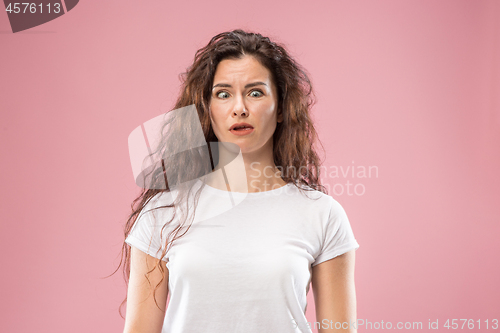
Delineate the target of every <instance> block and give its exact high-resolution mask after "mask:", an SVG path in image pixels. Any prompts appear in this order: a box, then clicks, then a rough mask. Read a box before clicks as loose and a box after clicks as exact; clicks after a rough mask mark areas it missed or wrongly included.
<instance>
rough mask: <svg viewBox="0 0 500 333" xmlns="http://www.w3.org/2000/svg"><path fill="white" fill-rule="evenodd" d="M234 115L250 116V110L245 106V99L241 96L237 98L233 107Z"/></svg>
mask: <svg viewBox="0 0 500 333" xmlns="http://www.w3.org/2000/svg"><path fill="white" fill-rule="evenodd" d="M233 116H241V117H245V116H248V111H247V109H246V108H245V103H244V102H243V99H242V98H241V97H239V98H236V102H235V103H234V107H233Z"/></svg>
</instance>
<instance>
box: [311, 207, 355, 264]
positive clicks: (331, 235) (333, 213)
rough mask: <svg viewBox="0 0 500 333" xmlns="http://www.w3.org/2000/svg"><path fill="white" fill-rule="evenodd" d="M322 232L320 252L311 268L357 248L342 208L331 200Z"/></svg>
mask: <svg viewBox="0 0 500 333" xmlns="http://www.w3.org/2000/svg"><path fill="white" fill-rule="evenodd" d="M323 232H324V235H323V245H322V247H321V252H320V254H319V255H318V256H317V257H316V260H315V261H314V262H313V264H312V266H315V265H318V264H320V263H322V262H324V261H327V260H330V259H332V258H335V257H337V256H339V255H341V254H344V253H346V252H349V251H351V250H357V249H358V248H359V244H358V242H357V241H356V238H355V237H354V233H353V231H352V228H351V224H350V223H349V219H348V218H347V214H346V212H345V210H344V208H343V207H342V206H341V205H340V203H338V201H336V200H335V199H333V198H332V205H331V208H330V216H329V217H328V221H327V224H326V227H325V228H324V231H323Z"/></svg>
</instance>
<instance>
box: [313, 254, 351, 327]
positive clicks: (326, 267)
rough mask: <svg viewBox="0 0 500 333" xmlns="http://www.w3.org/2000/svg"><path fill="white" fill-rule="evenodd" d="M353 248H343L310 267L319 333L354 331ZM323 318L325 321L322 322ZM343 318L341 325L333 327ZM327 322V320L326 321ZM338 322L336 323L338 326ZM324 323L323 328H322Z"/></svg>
mask: <svg viewBox="0 0 500 333" xmlns="http://www.w3.org/2000/svg"><path fill="white" fill-rule="evenodd" d="M354 251H355V250H351V251H349V252H346V253H344V254H342V255H340V256H337V257H335V258H333V259H330V260H327V261H325V262H322V263H320V264H318V265H316V266H313V268H312V277H311V283H312V288H313V291H314V303H315V306H316V321H317V322H319V323H320V326H319V330H318V332H319V333H327V332H349V333H356V332H357V330H356V329H355V328H354V327H355V326H354V325H352V323H353V322H356V290H355V286H354V260H355V255H354ZM323 319H327V320H325V322H323V321H322V320H323ZM336 322H339V323H340V324H341V323H343V322H346V323H349V326H348V325H347V324H344V329H342V328H341V329H339V330H337V329H335V323H336ZM326 323H327V324H326ZM340 324H337V327H339V325H340ZM323 327H325V328H323Z"/></svg>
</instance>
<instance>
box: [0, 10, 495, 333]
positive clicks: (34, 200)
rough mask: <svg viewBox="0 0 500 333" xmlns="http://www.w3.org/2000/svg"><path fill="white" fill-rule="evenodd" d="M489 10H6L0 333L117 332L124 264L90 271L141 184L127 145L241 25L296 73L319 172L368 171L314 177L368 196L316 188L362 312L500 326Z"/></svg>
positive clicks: (114, 240)
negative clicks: (367, 170) (28, 16)
mask: <svg viewBox="0 0 500 333" xmlns="http://www.w3.org/2000/svg"><path fill="white" fill-rule="evenodd" d="M499 20H500V2H499V1H496V0H492V1H477V0H476V1H469V0H466V1H463V0H452V1H396V0H394V1H308V2H304V1H279V2H278V1H275V2H273V1H252V2H241V3H236V2H227V1H218V0H217V1H198V2H193V1H186V2H183V3H181V2H179V1H175V2H172V1H161V2H160V1H152V2H147V3H146V2H142V3H141V2H137V1H136V2H131V1H129V2H124V1H117V0H114V1H81V2H80V3H79V4H78V5H77V6H76V7H75V9H73V10H72V11H71V12H69V13H68V14H66V15H63V16H62V17H60V18H58V19H56V20H54V21H51V22H48V23H46V24H44V25H41V26H38V27H35V28H33V29H30V30H27V31H25V32H20V33H17V34H12V32H11V30H10V26H9V22H8V20H7V15H6V13H5V12H1V13H0V47H1V53H0V60H1V64H0V66H1V71H0V73H1V74H0V77H1V79H0V110H1V113H0V156H1V161H2V163H1V173H0V177H1V178H0V180H1V188H2V190H1V202H2V204H1V206H0V207H1V208H0V214H1V217H2V220H1V230H0V244H1V245H0V246H1V253H2V256H1V263H0V264H1V267H2V273H1V274H0V279H1V285H2V289H1V290H2V291H1V297H0V298H1V300H2V301H1V302H0V316H1V319H0V331H2V332H38V333H42V332H51V333H56V332H64V333H66V332H77V333H78V332H121V331H122V330H123V324H124V320H123V319H122V318H121V317H120V316H119V314H118V306H119V304H120V302H121V301H122V300H123V298H124V297H125V293H126V289H125V283H124V280H123V277H122V275H121V270H120V271H118V272H117V273H115V274H114V275H112V276H111V277H108V278H105V277H106V276H108V275H110V274H111V273H112V272H113V271H114V269H116V267H117V265H118V263H119V252H120V249H121V245H122V242H123V226H124V223H125V220H126V217H127V216H128V214H129V212H130V204H131V202H132V200H133V199H134V198H135V196H136V195H137V194H138V193H139V189H138V188H137V187H136V186H135V184H134V181H133V177H132V170H131V166H130V160H129V156H128V147H127V137H128V135H129V133H130V132H131V131H132V130H133V129H134V128H135V127H136V126H138V125H140V124H141V123H143V122H145V121H146V120H149V119H151V118H153V117H155V116H157V115H159V114H161V113H162V112H165V111H166V109H167V108H168V107H170V106H171V105H172V103H173V101H174V98H175V96H176V95H177V93H178V88H179V80H178V77H177V76H178V74H179V73H180V72H182V71H183V70H184V69H185V68H186V67H187V66H188V65H189V64H190V63H191V61H192V58H193V56H194V53H195V51H196V50H197V49H198V48H200V47H202V46H204V45H205V44H206V43H207V42H208V41H209V39H210V38H211V37H212V36H213V35H215V34H217V33H219V32H222V31H226V30H232V29H234V28H238V27H241V28H244V29H250V30H254V31H258V32H261V33H263V34H264V35H268V36H270V37H273V38H275V39H276V40H277V41H280V42H283V43H285V44H286V45H287V46H288V48H289V50H290V51H291V53H292V55H294V56H295V57H296V59H297V60H298V61H299V62H300V63H301V64H302V65H303V66H304V67H305V68H306V69H307V70H308V71H309V73H310V76H311V79H312V81H313V84H314V86H315V88H316V91H317V96H318V103H317V104H316V106H315V111H314V119H315V120H316V123H317V126H318V130H319V132H320V138H321V140H322V142H323V144H324V147H325V149H326V160H325V166H326V168H327V169H328V170H331V169H332V168H334V167H335V166H337V167H339V168H340V167H342V168H344V169H346V168H347V167H353V166H355V167H356V168H358V167H360V166H361V167H363V166H364V167H368V166H376V167H377V168H378V176H377V175H376V174H372V177H370V178H361V177H352V174H350V175H348V176H346V177H343V176H341V177H340V178H335V177H333V176H332V175H328V174H325V175H323V180H324V181H325V182H326V183H327V184H329V186H330V189H333V187H332V186H333V185H334V184H337V183H338V184H347V181H349V182H350V184H353V185H355V184H361V185H358V187H357V189H358V193H359V191H360V190H361V189H363V190H364V193H363V194H362V195H356V194H354V195H348V194H347V193H346V192H344V193H339V191H340V189H341V187H340V186H343V185H338V186H337V187H336V188H335V189H336V190H337V193H338V194H337V195H336V194H334V193H332V192H333V190H332V191H331V193H330V194H332V196H334V198H336V199H337V200H338V201H339V202H340V203H341V204H342V205H343V206H344V208H345V209H346V211H347V214H348V216H349V218H350V221H351V225H352V227H353V230H354V233H355V235H356V238H357V240H358V242H359V243H360V248H359V250H358V251H357V252H356V288H357V301H358V318H359V319H365V320H369V321H371V322H372V323H375V322H378V323H381V322H382V321H383V322H384V323H386V322H388V321H390V322H392V324H393V325H394V326H395V325H396V324H397V322H407V321H409V322H417V321H418V322H422V323H423V325H424V328H426V327H427V325H428V322H429V320H431V321H435V320H437V319H439V327H440V329H439V331H445V330H446V329H445V328H443V324H444V323H445V321H446V319H453V318H455V319H460V318H462V319H463V318H467V319H473V320H476V321H477V320H478V319H481V320H483V321H484V320H486V319H489V320H490V322H491V319H494V318H497V319H500V318H499V317H500V289H499V287H498V281H500V268H499V267H500V266H499V265H498V255H499V253H500V242H499V241H498V238H499V235H500V232H499V231H500V226H499V225H500V224H499V223H498V222H499V216H500V214H499V213H500V212H499V208H498V203H499V202H500V191H499V189H500V176H499V172H498V171H499V170H500V154H499V153H500V63H499V59H500V23H499ZM355 176H356V175H355ZM351 194H352V188H351ZM308 297H309V298H308V299H309V306H308V309H307V316H308V319H309V321H311V322H312V321H314V320H315V315H314V303H313V294H312V293H311V292H310V293H309V295H308ZM124 310H125V308H124ZM476 323H477V322H476ZM460 325H461V323H460ZM476 325H477V324H476ZM483 325H484V322H483ZM476 327H477V326H476ZM481 327H484V326H481ZM373 330H374V328H373ZM361 331H365V329H364V328H363V327H362V328H360V332H361ZM424 331H425V330H424ZM446 331H447V330H446ZM461 331H462V330H461ZM468 331H474V330H468ZM481 331H483V330H481ZM484 331H486V330H484ZM489 331H491V328H490V330H489Z"/></svg>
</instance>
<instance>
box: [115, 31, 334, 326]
mask: <svg viewBox="0 0 500 333" xmlns="http://www.w3.org/2000/svg"><path fill="white" fill-rule="evenodd" d="M246 55H249V56H253V57H255V58H256V59H257V60H258V61H259V62H260V63H261V64H262V65H263V66H265V67H266V68H267V69H268V70H269V71H270V72H271V75H272V80H273V83H274V84H275V86H276V88H277V91H278V107H277V108H278V112H281V113H282V114H283V121H282V122H280V123H277V127H276V130H275V133H274V135H273V156H274V163H275V165H276V167H277V168H278V169H280V170H284V171H285V172H282V179H283V180H284V181H285V182H287V183H290V182H291V183H294V184H295V186H297V187H298V188H299V189H301V190H303V188H302V187H301V186H299V185H306V186H308V187H310V188H311V189H313V190H318V191H321V192H323V193H326V194H327V190H326V188H325V187H324V186H323V185H321V184H320V165H321V161H320V158H319V156H318V154H317V152H316V147H315V144H316V142H318V143H319V144H320V146H321V148H322V149H323V146H322V144H321V142H320V141H319V139H318V138H317V132H316V130H315V128H314V126H313V121H312V117H311V114H310V111H311V108H312V106H313V104H314V103H315V96H314V92H313V88H312V85H311V81H310V79H309V78H308V75H307V73H306V71H305V70H304V69H303V68H302V67H301V66H300V65H299V64H298V63H297V62H296V61H295V60H294V59H293V58H292V57H291V56H290V55H289V52H288V51H287V50H286V49H285V47H284V46H283V45H280V44H278V43H275V42H272V41H271V40H270V39H269V38H268V37H264V36H262V35H261V34H258V33H252V32H245V31H243V30H240V29H237V30H233V31H229V32H223V33H220V34H218V35H216V36H214V37H213V38H212V39H211V40H210V42H209V43H208V44H207V45H206V46H205V47H203V48H201V49H199V50H198V51H197V52H196V54H195V57H194V62H193V64H192V65H191V66H189V67H188V68H187V70H186V72H184V73H182V74H180V79H181V82H182V85H181V93H180V95H179V97H178V99H177V101H176V103H175V105H174V107H173V108H172V110H177V109H180V108H183V107H187V106H190V105H194V106H195V108H196V111H197V114H198V117H199V122H200V124H201V128H202V130H203V134H204V136H205V141H206V142H217V141H218V139H217V137H216V136H215V134H214V132H213V130H212V126H211V122H210V116H209V105H210V98H211V92H212V85H213V79H214V75H215V71H216V68H217V65H218V64H219V62H220V61H222V60H223V59H239V58H242V57H243V56H246ZM181 123H182V122H177V124H178V125H180V124H181ZM171 125H172V124H171ZM174 127H175V126H174ZM164 128H165V127H164ZM170 128H171V129H172V127H170ZM177 130H183V129H182V128H177ZM184 130H185V129H184ZM171 132H172V130H171ZM173 132H175V130H174V131H173ZM164 137H165V138H164V141H163V142H162V145H167V144H174V145H175V140H176V139H178V137H176V136H175V135H168V134H164ZM171 147H172V146H171ZM159 148H161V145H160V146H159ZM209 149H210V148H209ZM323 151H324V149H323ZM160 155H161V152H160ZM191 155H196V156H198V158H199V157H200V156H202V155H203V152H202V151H196V150H194V151H191ZM188 158H193V156H190V157H189V156H182V157H180V158H179V156H177V160H176V161H172V162H170V163H168V165H169V166H168V167H169V168H180V169H182V168H183V169H186V166H188V168H189V165H195V164H196V163H186V160H187V159H188ZM166 164H167V163H162V165H161V168H159V169H157V170H156V173H155V174H154V175H153V177H152V179H153V180H150V181H151V182H153V183H157V182H163V184H164V185H163V186H156V187H155V186H149V187H146V188H143V189H142V191H141V193H140V195H139V196H138V197H137V198H136V199H135V200H134V201H133V203H132V205H131V208H132V212H131V214H130V215H129V217H128V220H127V223H126V225H125V230H124V236H125V239H126V238H127V237H128V235H129V233H130V231H131V230H132V228H133V226H134V224H135V222H136V220H137V218H138V216H139V215H140V213H141V211H143V209H144V207H145V206H146V205H147V204H148V203H149V202H150V200H151V199H152V198H153V197H155V196H156V195H158V194H160V193H162V192H169V191H170V188H171V187H172V186H170V187H169V182H171V181H172V180H171V179H168V181H167V179H166V177H164V176H165V173H166V172H165V167H166ZM290 169H291V170H294V172H292V173H290V172H287V171H288V170H290ZM212 170H213V168H212ZM297 170H298V171H299V172H296V171H297ZM188 171H189V172H187V173H189V174H190V175H191V178H190V179H192V178H194V177H197V176H199V175H200V174H204V173H206V168H203V167H200V166H199V165H198V167H197V169H196V170H195V169H193V170H188ZM184 173H186V170H184ZM170 174H175V172H171V173H170ZM177 182H181V181H180V180H177ZM173 207H175V204H174V203H172V204H171V205H167V206H161V207H155V208H154V209H158V208H166V209H172V208H173ZM173 210H174V211H175V209H173ZM173 215H174V217H175V212H174V214H173ZM174 217H172V219H171V220H170V221H169V222H172V220H173V219H174ZM162 222H163V221H162ZM179 230H180V229H179V228H176V229H174V230H173V231H172V232H171V233H170V234H169V235H168V237H167V242H166V244H164V245H165V246H164V249H161V250H162V255H161V258H165V255H166V252H167V251H168V249H169V248H171V246H172V243H173V242H174V241H175V240H176V239H178V238H179V237H180V236H182V235H184V234H181V235H178V232H179ZM162 232H163V229H162ZM167 245H168V246H167ZM130 254H131V247H130V245H129V244H128V243H126V242H125V241H124V243H123V247H122V253H121V258H122V260H121V261H120V265H119V266H118V268H119V267H120V266H121V265H122V263H124V266H123V274H124V278H125V281H126V284H127V285H128V281H129V277H130ZM160 261H161V259H158V261H157V264H156V266H155V267H154V268H153V269H152V270H151V271H150V272H148V274H149V273H151V272H152V271H153V270H154V269H156V268H158V269H159V270H160V271H161V273H162V275H163V276H164V274H163V273H164V271H163V268H162V266H161V265H160ZM118 268H117V270H118ZM115 272H116V270H115ZM113 274H114V273H113ZM146 277H147V275H146ZM148 281H149V279H148ZM162 281H163V279H162V280H161V281H160V282H159V283H158V285H156V287H155V289H154V291H155V292H156V289H157V288H158V286H159V285H160V284H161V282H162ZM126 301H127V297H125V299H124V301H123V302H122V303H121V305H120V309H119V313H120V315H121V316H122V318H123V315H122V312H121V308H122V306H123V305H124V303H125V302H126ZM155 302H156V298H155ZM157 306H158V304H157Z"/></svg>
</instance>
